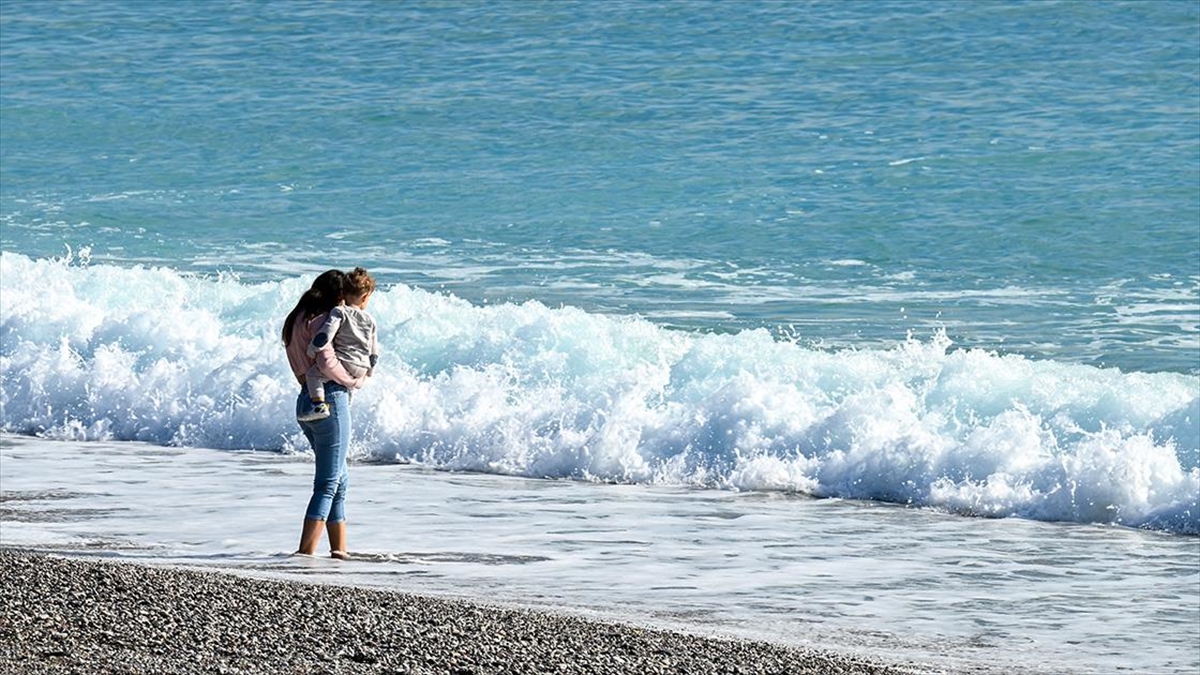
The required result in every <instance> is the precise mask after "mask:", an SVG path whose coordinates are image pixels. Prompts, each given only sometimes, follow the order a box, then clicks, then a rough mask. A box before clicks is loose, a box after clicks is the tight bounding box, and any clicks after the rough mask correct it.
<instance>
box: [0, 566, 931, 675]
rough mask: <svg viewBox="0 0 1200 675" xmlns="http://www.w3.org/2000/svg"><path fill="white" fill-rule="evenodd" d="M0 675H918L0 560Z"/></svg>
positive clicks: (157, 572)
mask: <svg viewBox="0 0 1200 675" xmlns="http://www.w3.org/2000/svg"><path fill="white" fill-rule="evenodd" d="M0 672H4V673H98V672H107V673H201V672H203V673H244V674H257V673H262V674H264V675H265V674H268V673H271V674H275V673H405V674H409V673H411V674H418V673H430V674H432V673H453V674H455V675H476V674H477V675H483V674H487V673H568V674H569V673H579V674H581V675H582V674H584V673H589V674H604V673H781V674H782V673H794V674H798V675H803V674H813V675H817V674H827V673H837V674H846V675H849V674H863V675H893V674H894V675H901V674H908V675H911V674H912V673H917V672H921V671H920V670H919V669H914V668H910V667H905V666H898V665H887V664H880V663H870V662H867V661H863V660H860V659H858V658H855V657H851V656H845V655H838V654H834V653H826V652H821V651H815V650H804V649H796V648H791V647H784V646H779V645H773V644H769V643H762V642H752V641H744V640H732V639H719V638H709V637H700V636H694V635H688V634H683V633H674V632H669V631H663V630H656V629H649V628H643V627H638V626H632V625H621V624H614V623H604V622H598V621H592V620H587V619H582V618H578V617H572V616H565V615H560V614H554V613H548V612H539V611H528V610H520V609H511V608H500V607H490V606H486V605H482V604H474V603H468V602H463V601H459V600H447V599H438V598H429V597H421V596H414V595H408V594H402V593H396V592H389V591H378V590H370V589H362V588H351V587H341V586H331V585H316V584H303V583H298V582H293V581H274V580H263V579H254V578H246V577H242V576H238V575H234V574H228V573H221V572H209V571H197V570H193V569H177V568H168V567H158V566H155V567H151V566H145V565H137V564H130V563H125V562H116V561H109V560H93V559H80V558H66V557H58V556H54V555H46V554H42V553H33V552H26V551H15V550H0Z"/></svg>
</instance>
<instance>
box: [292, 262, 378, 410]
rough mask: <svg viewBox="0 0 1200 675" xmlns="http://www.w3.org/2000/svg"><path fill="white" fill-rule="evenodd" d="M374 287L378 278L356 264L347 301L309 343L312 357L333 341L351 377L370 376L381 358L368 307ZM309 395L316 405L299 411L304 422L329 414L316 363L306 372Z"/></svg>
mask: <svg viewBox="0 0 1200 675" xmlns="http://www.w3.org/2000/svg"><path fill="white" fill-rule="evenodd" d="M374 291H375V279H374V278H372V277H371V275H370V274H367V271H366V270H365V269H363V268H361V267H355V268H354V269H353V270H352V271H351V272H350V274H348V275H346V288H345V293H344V294H343V299H344V304H342V305H339V306H337V307H334V308H333V309H332V310H330V311H329V318H328V319H326V320H325V324H324V325H323V326H321V328H320V330H318V331H317V334H316V335H314V336H313V339H312V342H311V343H310V344H309V345H308V356H309V358H312V357H314V356H316V353H317V352H318V351H320V350H322V349H326V348H329V347H330V346H331V343H332V348H333V352H334V354H336V355H337V357H338V360H339V361H341V362H342V367H343V368H345V369H346V372H348V373H349V374H350V376H351V377H362V376H363V375H367V376H370V375H371V374H372V373H374V371H375V363H376V361H378V360H379V341H378V339H377V338H376V329H375V319H372V318H371V315H370V314H367V312H366V311H365V310H366V308H367V300H368V299H370V297H371V293H373V292H374ZM304 377H305V384H306V386H307V387H308V397H309V398H311V399H312V402H313V406H312V409H310V410H309V411H308V412H306V413H303V414H300V415H297V416H296V419H297V420H299V421H301V422H313V421H316V420H323V419H325V418H326V417H329V405H328V404H327V403H325V379H324V378H323V377H321V373H320V371H319V370H317V367H316V366H315V365H314V366H313V367H312V368H309V369H308V373H306V374H305V376H304Z"/></svg>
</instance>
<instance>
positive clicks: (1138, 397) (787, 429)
mask: <svg viewBox="0 0 1200 675" xmlns="http://www.w3.org/2000/svg"><path fill="white" fill-rule="evenodd" d="M308 281H309V279H308V278H294V279H288V280H286V281H281V282H264V283H245V282H242V281H241V280H239V279H238V278H236V277H235V276H218V277H201V276H193V275H188V274H182V273H180V272H178V271H175V270H172V269H169V268H164V267H120V266H114V265H107V264H88V261H87V259H86V257H84V258H82V259H80V258H76V259H74V260H35V259H31V258H28V257H26V256H22V255H20V254H14V253H9V252H4V253H2V254H0V417H2V420H0V429H3V430H4V431H6V432H10V433H19V434H36V435H40V436H45V437H52V438H70V439H77V440H137V441H147V442H152V443H159V444H167V445H180V446H197V447H208V448H217V449H260V450H282V451H285V452H307V451H308V449H307V446H306V443H305V441H304V438H303V436H302V435H301V434H300V433H299V430H298V428H297V426H296V423H295V421H294V420H293V418H292V412H293V405H294V397H295V394H296V390H297V386H296V385H295V383H294V380H293V378H292V377H291V375H290V373H289V371H288V367H287V363H286V359H285V357H284V353H283V349H282V348H281V345H280V343H279V337H278V336H279V327H280V326H279V324H280V322H281V320H282V317H283V316H284V315H285V314H286V313H287V311H288V310H289V309H290V308H291V306H292V305H293V304H294V302H295V300H296V298H298V297H299V295H300V293H301V292H302V291H303V290H304V288H306V287H307V283H308ZM370 309H371V311H372V313H373V314H374V316H375V317H376V319H377V321H378V323H379V328H380V334H381V338H382V349H383V359H382V361H381V365H380V368H379V369H378V371H377V375H376V377H374V378H373V379H372V381H371V382H370V383H369V384H368V386H367V387H365V388H364V389H363V390H362V391H361V392H359V393H358V394H357V395H356V397H355V403H354V407H353V420H354V424H355V442H354V447H353V450H352V452H353V455H354V456H355V457H356V458H358V459H370V460H375V461H399V462H416V463H421V464H424V465H427V466H430V467H435V468H440V469H448V470H468V471H485V472H495V473H504V474H513V475H522V476H534V477H548V478H568V479H578V480H591V481H611V482H627V483H653V484H666V485H685V486H695V487H700V488H718V489H736V490H780V491H794V492H800V493H805V494H810V495H814V496H817V497H837V498H846V499H870V500H884V501H889V502H898V503H904V504H910V505H914V506H921V507H931V508H940V509H946V510H949V511H952V512H956V513H962V514H967V515H978V516H988V517H1007V516H1018V517H1025V518H1033V519H1040V520H1055V521H1075V522H1085V523H1113V524H1121V525H1127V526H1132V527H1144V528H1152V529H1160V530H1165V531H1170V532H1179V533H1188V534H1196V533H1200V507H1198V500H1200V497H1198V495H1200V377H1197V376H1194V375H1186V374H1179V373H1138V372H1128V373H1127V372H1122V371H1119V370H1117V369H1111V368H1110V369H1102V368H1095V367H1092V366H1087V365H1080V364H1069V363H1061V362H1055V361H1037V360H1032V359H1028V358H1025V357H1022V356H1019V355H1011V354H1010V355H1003V354H997V353H993V352H986V351H981V350H965V349H955V348H954V346H953V345H952V344H951V342H950V340H948V339H947V338H946V337H945V336H944V335H940V334H939V335H933V336H931V337H930V338H928V339H926V340H908V341H905V342H902V343H899V344H896V345H894V346H893V347H891V348H887V349H860V350H853V349H844V350H837V351H832V350H822V349H813V348H811V347H805V346H803V345H802V344H798V343H795V342H789V341H782V340H780V339H779V338H777V337H772V335H771V334H770V333H769V332H767V331H766V330H751V331H745V332H741V333H737V334H723V335H718V334H705V333H690V332H683V331H675V330H668V329H664V328H662V327H659V326H656V325H654V324H652V323H650V322H647V321H645V320H643V319H640V318H637V317H614V316H605V315H597V314H590V313H587V312H584V311H582V310H579V309H576V308H572V307H562V308H549V307H546V306H544V305H542V304H540V303H538V302H527V303H523V304H511V303H510V304H497V305H489V306H478V305H473V304H471V303H469V302H467V301H465V300H462V299H461V298H458V297H455V296H453V295H449V294H439V293H430V292H426V291H423V290H420V289H417V288H413V287H409V286H405V285H395V286H391V287H388V288H384V289H383V290H381V291H380V292H378V293H377V294H376V296H375V297H374V298H373V299H372V304H371V307H370Z"/></svg>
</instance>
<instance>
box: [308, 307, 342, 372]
mask: <svg viewBox="0 0 1200 675" xmlns="http://www.w3.org/2000/svg"><path fill="white" fill-rule="evenodd" d="M345 318H346V315H345V314H344V313H343V312H342V308H341V307H334V308H333V309H331V310H329V315H328V316H327V317H326V318H325V323H323V324H321V328H320V329H318V330H317V334H316V335H314V336H313V339H312V342H310V343H308V358H310V359H311V358H314V357H316V355H317V352H319V351H321V350H322V349H325V348H326V347H329V346H330V345H332V344H333V336H334V335H337V332H338V328H340V327H341V325H342V321H344V320H345Z"/></svg>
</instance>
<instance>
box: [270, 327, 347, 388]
mask: <svg viewBox="0 0 1200 675" xmlns="http://www.w3.org/2000/svg"><path fill="white" fill-rule="evenodd" d="M327 316H328V314H318V315H316V316H314V317H312V318H311V319H305V318H304V315H300V316H298V317H296V324H295V325H294V326H292V341H291V343H289V344H288V345H287V359H288V365H289V366H291V367H292V374H293V375H295V376H296V379H297V380H299V381H300V382H301V383H303V382H304V374H305V373H307V372H308V369H309V368H311V367H312V365H313V364H314V363H316V364H317V368H318V369H319V370H320V371H321V374H322V375H324V376H325V377H327V378H329V379H330V380H333V381H334V382H337V383H338V384H340V385H342V386H344V387H346V388H347V389H358V388H359V387H361V386H362V383H363V380H365V379H366V378H365V377H362V378H354V377H350V373H347V372H346V369H345V368H343V367H342V363H341V362H340V361H338V358H337V355H336V354H334V353H333V350H332V349H322V350H320V351H319V352H317V353H316V355H315V357H312V358H310V357H309V355H308V343H310V342H312V339H313V335H315V334H316V332H317V330H319V329H320V328H321V326H322V325H323V324H324V323H325V319H326V317H327Z"/></svg>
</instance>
